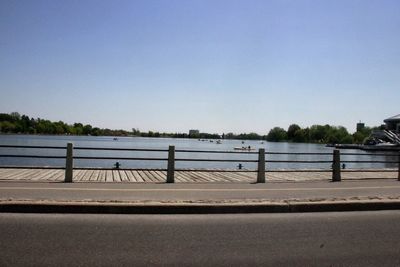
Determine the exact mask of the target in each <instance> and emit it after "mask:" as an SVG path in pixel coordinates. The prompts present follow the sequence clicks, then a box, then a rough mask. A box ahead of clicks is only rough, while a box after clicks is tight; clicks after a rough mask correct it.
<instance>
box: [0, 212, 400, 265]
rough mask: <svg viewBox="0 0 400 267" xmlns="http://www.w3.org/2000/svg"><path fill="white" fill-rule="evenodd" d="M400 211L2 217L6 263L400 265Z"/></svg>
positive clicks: (1, 261)
mask: <svg viewBox="0 0 400 267" xmlns="http://www.w3.org/2000/svg"><path fill="white" fill-rule="evenodd" d="M399 221H400V211H380V212H343V213H305V214H296V213H295V214H244V215H68V214H63V215H62V214H59V215H57V214H49V215H44V214H7V213H3V214H0V240H1V242H0V255H1V256H0V266H161V265H162V266H380V267H382V266H400V224H399Z"/></svg>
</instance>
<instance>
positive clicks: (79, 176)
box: [72, 170, 85, 182]
mask: <svg viewBox="0 0 400 267" xmlns="http://www.w3.org/2000/svg"><path fill="white" fill-rule="evenodd" d="M84 174H85V170H74V174H73V178H72V180H73V181H74V182H81V181H82V177H83V175H84Z"/></svg>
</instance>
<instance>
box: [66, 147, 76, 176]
mask: <svg viewBox="0 0 400 267" xmlns="http://www.w3.org/2000/svg"><path fill="white" fill-rule="evenodd" d="M73 151H74V146H73V145H72V143H68V144H67V158H66V162H65V179H64V182H65V183H72V178H73V173H74V156H73Z"/></svg>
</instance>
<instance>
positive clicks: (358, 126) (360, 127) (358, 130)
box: [357, 122, 365, 132]
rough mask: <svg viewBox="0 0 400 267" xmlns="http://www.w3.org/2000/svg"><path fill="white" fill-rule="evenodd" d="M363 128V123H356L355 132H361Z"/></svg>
mask: <svg viewBox="0 0 400 267" xmlns="http://www.w3.org/2000/svg"><path fill="white" fill-rule="evenodd" d="M364 128H365V123H362V122H359V123H357V132H360V131H362V130H363V129H364Z"/></svg>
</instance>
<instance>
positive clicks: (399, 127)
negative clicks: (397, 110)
mask: <svg viewBox="0 0 400 267" xmlns="http://www.w3.org/2000/svg"><path fill="white" fill-rule="evenodd" d="M383 122H384V123H385V124H386V129H387V130H390V131H395V132H397V133H400V114H398V115H396V116H393V117H390V118H387V119H386V120H384V121H383Z"/></svg>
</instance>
